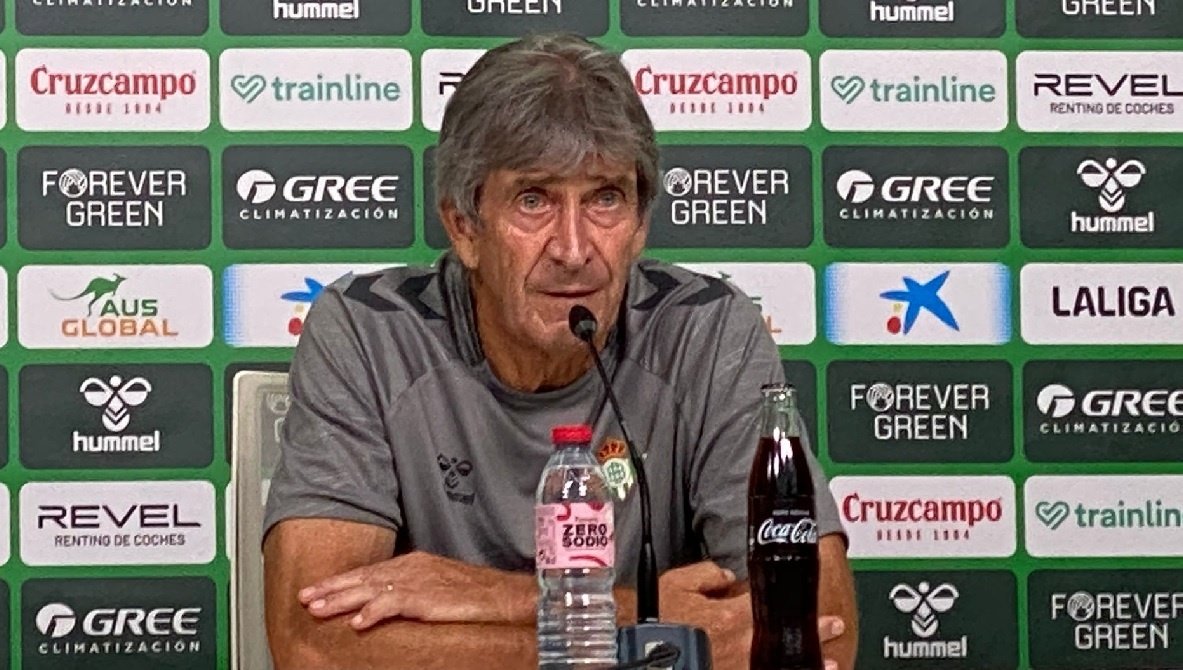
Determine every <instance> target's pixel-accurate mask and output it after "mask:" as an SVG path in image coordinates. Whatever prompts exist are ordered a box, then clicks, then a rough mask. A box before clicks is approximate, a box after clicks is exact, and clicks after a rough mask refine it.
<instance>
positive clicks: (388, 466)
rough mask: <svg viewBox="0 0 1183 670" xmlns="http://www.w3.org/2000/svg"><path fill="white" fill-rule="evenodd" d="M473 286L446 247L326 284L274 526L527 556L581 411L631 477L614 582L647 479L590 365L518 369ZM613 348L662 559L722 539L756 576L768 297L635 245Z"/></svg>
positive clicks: (313, 313) (835, 529)
mask: <svg viewBox="0 0 1183 670" xmlns="http://www.w3.org/2000/svg"><path fill="white" fill-rule="evenodd" d="M471 300H472V298H471V295H470V293H469V286H468V281H467V276H466V271H465V270H464V268H463V267H462V266H461V265H460V263H459V262H458V261H457V260H455V259H454V258H453V257H451V256H450V255H447V254H445V255H444V256H443V257H442V258H441V259H440V261H439V262H438V263H437V264H436V265H435V266H434V267H431V268H393V269H389V270H386V271H383V272H380V273H374V274H369V275H361V276H354V277H345V278H342V279H341V280H338V281H337V282H334V283H333V284H332V285H330V286H328V287H326V288H325V290H324V291H323V293H322V294H321V295H320V297H319V298H318V299H317V300H316V302H315V303H314V304H313V306H312V308H311V310H310V311H309V313H308V317H307V319H306V321H305V324H304V331H303V334H302V335H301V338H300V342H299V345H298V346H297V348H296V352H295V357H294V360H293V361H292V366H291V377H290V384H291V401H292V402H291V407H290V409H289V411H288V414H287V419H286V420H285V422H284V429H283V438H282V448H281V456H280V461H279V465H278V469H277V471H276V473H275V476H274V479H273V480H272V483H271V492H270V495H269V498H268V501H267V513H266V519H265V528H264V532H266V531H267V530H269V529H270V528H271V527H272V526H273V525H274V524H276V523H277V522H279V521H281V520H283V519H288V518H293V517H328V518H337V519H347V520H351V521H359V522H363V523H368V524H375V525H378V526H382V527H385V528H389V529H391V530H394V531H396V532H397V538H398V539H397V547H396V551H397V552H398V553H402V552H404V551H410V550H422V551H427V552H431V553H434V554H440V555H444V556H449V557H452V558H455V559H459V560H462V561H466V562H469V563H474V564H479V565H488V566H492V567H496V568H500V569H503V570H527V571H528V570H533V568H534V534H533V523H534V514H533V505H534V493H535V489H536V487H537V485H538V479H539V476H540V475H541V473H542V469H543V467H544V465H545V464H546V461H547V459H548V458H549V456H550V455H551V453H552V451H553V447H552V445H551V442H550V430H551V427H552V426H554V425H556V424H567V423H584V422H586V423H590V424H591V425H592V426H593V427H594V440H593V449H594V450H595V451H596V453H597V457H598V458H600V459H601V462H603V463H604V464H605V469H606V471H607V472H608V473H609V476H610V482H611V483H612V484H613V486H614V491H615V492H616V495H618V496H621V495H623V496H625V497H624V498H623V499H621V498H620V497H618V498H617V499H616V504H615V518H616V542H617V544H616V548H617V575H618V579H617V581H618V583H620V584H622V585H633V584H635V580H636V556H637V553H638V551H639V546H640V545H639V539H638V533H639V529H640V521H639V518H638V516H639V506H638V504H637V500H636V498H637V495H636V486H634V485H632V481H633V477H632V474H633V473H632V471H631V468H629V467H628V466H627V460H625V458H624V453H623V451H622V442H620V429H619V426H618V424H617V423H616V421H615V419H614V418H613V416H612V412H611V408H610V406H609V405H608V404H607V403H606V402H605V397H604V395H603V389H602V385H601V384H600V381H599V379H598V377H597V375H596V372H595V370H594V369H592V370H589V371H588V372H587V373H586V374H585V375H583V377H581V378H580V379H578V380H576V381H575V382H574V383H572V384H570V385H569V386H567V387H565V388H562V389H558V390H553V391H546V392H540V393H522V392H519V391H516V390H513V389H511V388H508V387H506V386H505V385H504V384H502V383H501V382H500V381H499V380H498V379H497V378H496V377H495V376H494V375H493V374H492V373H491V372H490V369H489V365H488V363H487V361H486V360H485V358H484V355H483V354H482V352H481V347H480V342H479V340H478V338H477V336H476V330H475V324H474V321H473V319H474V317H473V313H472V306H471ZM802 308H803V309H812V306H809V305H803V306H802ZM604 358H605V365H606V367H607V368H608V371H609V374H610V375H611V376H612V378H613V385H614V387H615V390H616V392H617V394H619V398H620V404H621V408H622V410H623V411H624V412H625V421H626V422H627V423H628V427H629V431H630V433H631V434H632V437H633V439H634V440H635V441H636V442H637V447H638V448H639V449H640V451H641V452H642V453H643V454H644V467H645V472H646V474H647V475H648V477H649V487H650V489H651V493H652V496H653V512H654V517H655V518H654V523H653V529H654V534H655V548H656V551H657V558H658V568H659V570H662V571H664V570H666V569H668V568H671V567H676V566H679V565H684V564H687V563H691V562H695V561H699V560H703V559H704V558H710V559H712V560H714V561H716V562H718V563H720V564H721V565H723V566H725V567H728V568H730V569H732V570H734V571H735V572H736V573H737V574H738V575H740V576H741V577H742V576H745V575H746V574H747V570H746V558H745V557H746V547H747V529H746V517H747V506H746V505H747V502H746V493H747V477H748V470H749V468H750V466H751V460H752V455H753V452H754V449H755V446H756V438H757V433H758V425H757V423H758V414H759V407H760V386H761V384H764V383H766V382H769V381H781V380H783V372H782V368H781V365H780V358H779V353H778V351H777V349H776V345H775V343H774V342H773V340H772V338H771V337H770V336H769V334H768V333H767V330H766V328H765V325H764V321H763V319H762V317H761V315H760V310H759V308H758V307H756V305H755V304H754V303H753V302H752V301H751V300H750V299H749V298H747V297H746V296H744V295H743V294H742V293H741V292H740V291H739V290H738V289H736V288H735V287H734V286H733V285H731V284H730V283H727V282H725V281H723V280H720V279H715V278H713V277H708V276H704V275H700V274H696V273H692V272H690V271H688V270H685V269H683V268H679V267H676V266H673V265H667V264H663V263H659V262H657V261H653V260H642V261H640V262H639V263H637V264H635V265H634V267H633V268H632V269H631V272H630V276H629V283H628V289H627V292H626V296H625V300H624V304H623V305H622V308H621V317H620V319H619V321H618V324H617V328H615V329H614V332H613V333H612V334H611V337H610V341H609V343H608V345H607V347H606V349H605V351H604ZM802 433H803V434H804V431H802ZM811 465H813V472H814V480H815V487H816V489H817V492H818V498H817V500H818V517H819V518H818V522H819V532H820V533H821V534H823V535H824V534H829V533H841V532H842V526H841V522H840V521H839V517H838V511H837V507H836V505H835V503H834V499H833V497H832V496H831V494H830V491H829V486H828V484H827V481H826V478H825V476H824V475H823V473H822V472H821V469H820V467H819V466H818V464H817V462H816V460H813V459H812V455H811Z"/></svg>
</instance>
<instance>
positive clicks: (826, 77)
mask: <svg viewBox="0 0 1183 670" xmlns="http://www.w3.org/2000/svg"><path fill="white" fill-rule="evenodd" d="M821 77H822V82H823V86H824V87H825V89H826V91H824V92H823V94H822V96H821V99H822V123H823V124H824V125H825V127H826V128H828V129H830V130H880V131H892V130H894V131H906V130H920V131H927V130H947V131H957V130H960V131H975V130H976V131H991V130H1001V129H1002V128H1003V127H1005V126H1006V122H1007V110H1006V58H1005V56H1003V55H1002V54H1001V53H999V52H993V51H942V52H941V57H940V58H939V59H937V58H932V57H931V56H929V55H927V54H926V53H925V52H923V51H861V50H860V51H834V50H832V51H827V52H825V53H824V54H822V58H821Z"/></svg>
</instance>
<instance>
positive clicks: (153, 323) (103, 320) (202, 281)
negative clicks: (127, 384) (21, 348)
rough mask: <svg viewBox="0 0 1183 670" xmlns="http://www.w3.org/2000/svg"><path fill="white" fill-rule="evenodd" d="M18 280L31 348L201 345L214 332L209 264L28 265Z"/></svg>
mask: <svg viewBox="0 0 1183 670" xmlns="http://www.w3.org/2000/svg"><path fill="white" fill-rule="evenodd" d="M17 282H18V291H19V298H20V300H19V302H18V305H20V313H19V317H18V324H19V335H20V339H21V342H22V344H24V345H25V346H27V347H31V348H78V347H83V348H112V347H116V348H122V347H130V348H143V347H157V348H161V347H163V348H173V347H203V346H206V345H207V344H208V343H209V341H210V339H211V338H212V334H213V333H212V330H213V324H212V319H213V314H212V304H211V303H212V295H210V292H211V291H212V283H213V282H212V276H211V273H210V270H209V268H208V267H205V266H195V265H141V266H121V267H113V266H26V267H24V268H22V269H21V272H20V274H19V275H18V279H17Z"/></svg>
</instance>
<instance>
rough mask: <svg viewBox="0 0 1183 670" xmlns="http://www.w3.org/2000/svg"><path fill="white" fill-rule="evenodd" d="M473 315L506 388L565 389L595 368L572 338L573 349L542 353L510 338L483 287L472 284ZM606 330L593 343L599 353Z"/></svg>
mask: <svg viewBox="0 0 1183 670" xmlns="http://www.w3.org/2000/svg"><path fill="white" fill-rule="evenodd" d="M472 289H473V312H474V314H475V317H476V331H477V337H478V339H479V340H480V343H481V349H482V350H483V351H484V354H485V360H487V361H488V362H489V368H490V369H491V370H492V371H493V374H494V375H496V376H497V378H498V379H500V380H501V382H502V383H503V384H505V385H506V386H508V387H510V388H512V389H515V390H517V391H522V392H525V393H537V392H540V391H548V390H553V389H558V388H563V387H564V386H567V385H568V384H571V383H573V382H574V381H575V380H577V379H579V378H580V377H582V376H583V375H584V374H585V373H586V372H587V371H588V370H590V369H591V368H592V366H593V365H594V364H595V363H594V362H593V361H592V358H591V353H590V352H589V351H588V350H587V345H586V344H584V343H582V342H579V341H578V340H576V339H575V336H574V335H572V336H571V341H572V344H571V347H570V348H568V349H563V350H560V351H551V350H544V349H539V348H536V347H532V346H529V345H527V344H524V343H522V342H521V341H520V339H518V338H514V337H513V336H511V335H509V334H508V333H507V332H506V330H505V329H504V328H503V327H502V326H501V324H500V323H499V322H498V321H497V319H496V318H495V316H494V314H495V312H494V310H493V309H491V308H490V307H489V305H490V298H488V297H483V292H482V287H481V286H480V285H479V284H478V283H477V282H473V284H472ZM607 340H608V337H607V334H606V330H605V329H601V330H600V331H599V332H597V333H596V335H595V338H594V339H593V342H594V344H595V345H596V350H597V351H601V350H603V348H604V345H605V344H606V343H607Z"/></svg>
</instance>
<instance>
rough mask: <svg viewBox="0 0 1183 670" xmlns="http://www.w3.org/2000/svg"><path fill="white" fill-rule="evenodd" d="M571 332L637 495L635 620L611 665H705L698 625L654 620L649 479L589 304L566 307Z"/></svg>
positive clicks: (707, 654) (706, 648) (674, 669)
mask: <svg viewBox="0 0 1183 670" xmlns="http://www.w3.org/2000/svg"><path fill="white" fill-rule="evenodd" d="M568 325H569V326H570V328H571V333H572V334H574V335H575V336H576V337H577V338H579V339H580V340H583V341H584V342H585V343H586V344H587V347H588V351H589V352H590V353H591V357H592V360H593V361H595V365H596V370H597V371H598V372H599V375H600V381H601V382H602V383H603V384H604V392H605V394H606V395H607V396H608V403H609V405H610V406H611V407H612V412H613V414H615V415H616V422H617V423H618V424H619V425H620V433H621V436H622V437H623V438H624V442H625V444H626V445H627V446H628V455H629V462H630V463H631V464H632V468H633V471H634V474H635V475H636V478H637V496H638V497H639V498H640V505H641V555H640V560H639V564H638V566H637V623H636V625H633V626H624V627H622V628H620V629H619V630H617V631H616V649H617V653H616V660H617V662H618V665H616V666H615V667H614V668H613V669H612V670H626V669H628V668H668V669H670V670H711V668H712V666H711V645H710V640H709V638H707V634H706V632H705V631H703V630H702V629H701V628H692V627H690V626H684V625H680V624H669V623H661V622H660V617H659V613H660V608H659V605H660V603H659V601H658V579H659V576H658V574H657V553H656V552H655V551H654V549H653V513H652V509H651V503H652V501H651V498H650V496H649V479H648V477H646V475H645V465H644V463H642V461H641V456H640V453H639V452H638V451H637V446H636V444H635V443H634V442H633V440H632V436H631V435H629V432H628V427H627V426H625V422H624V414H623V413H621V411H620V404H619V403H618V402H617V401H616V394H615V393H614V392H613V391H612V381H611V379H609V377H608V372H607V371H606V370H605V369H604V362H603V361H602V360H601V359H600V352H599V351H597V350H596V345H595V343H594V342H593V336H594V335H595V332H596V330H597V328H598V327H599V324H598V323H597V321H596V317H595V315H594V314H592V312H591V310H589V309H588V308H586V307H584V306H583V305H576V306H575V307H572V308H571V312H570V314H569V315H568Z"/></svg>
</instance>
